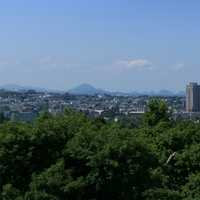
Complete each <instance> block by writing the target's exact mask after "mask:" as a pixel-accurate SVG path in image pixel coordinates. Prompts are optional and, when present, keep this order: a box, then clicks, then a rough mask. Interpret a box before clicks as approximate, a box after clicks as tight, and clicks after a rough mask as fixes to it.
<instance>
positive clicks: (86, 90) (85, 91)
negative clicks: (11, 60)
mask: <svg viewBox="0 0 200 200" xmlns="http://www.w3.org/2000/svg"><path fill="white" fill-rule="evenodd" d="M0 90H7V91H16V92H22V91H28V90H35V91H37V92H57V93H64V92H65V91H61V90H60V91H59V90H51V89H45V88H39V87H33V86H20V85H17V84H6V85H2V86H0ZM67 92H68V93H69V94H73V95H96V94H100V95H104V94H106V95H111V96H142V95H148V96H185V92H184V91H180V92H177V93H175V92H172V91H169V90H160V91H159V92H154V91H147V92H137V91H133V92H129V93H128V92H112V91H107V90H103V89H99V88H95V87H94V86H92V85H90V84H81V85H79V86H77V87H75V88H73V89H70V90H68V91H67Z"/></svg>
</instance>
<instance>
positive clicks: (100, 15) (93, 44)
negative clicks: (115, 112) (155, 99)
mask: <svg viewBox="0 0 200 200" xmlns="http://www.w3.org/2000/svg"><path fill="white" fill-rule="evenodd" d="M199 9H200V2H198V1H192V3H191V2H189V1H186V0H183V1H179V0H178V1H176V2H174V1H172V0H169V1H166V2H160V1H156V0H153V1H151V2H148V1H145V0H141V1H139V2H136V1H129V0H125V1H120V0H117V1H116V0H115V1H114V0H110V1H106V0H102V1H89V0H86V1H84V2H83V1H81V0H77V1H76V2H74V1H71V0H69V1H64V0H59V1H53V0H49V1H47V0H44V1H42V2H41V1H39V0H35V1H29V2H27V1H25V0H19V1H17V2H14V1H13V2H12V5H10V2H5V1H4V2H1V3H0V22H1V25H2V27H1V28H2V31H1V32H0V42H1V48H0V85H5V84H10V83H14V84H18V85H22V86H27V85H30V86H35V87H42V88H43V87H44V88H50V89H58V90H68V89H70V88H73V87H75V86H77V85H80V84H82V83H89V84H91V85H93V86H95V87H97V88H102V89H108V90H111V91H123V92H130V91H152V90H154V91H159V90H162V89H167V90H171V91H180V90H181V91H182V90H184V91H185V85H186V84H187V83H188V82H199V81H200V80H199V77H198V74H199V73H200V68H199V66H200V61H199V59H198V52H200V40H199V35H200V28H199V27H200V26H199V25H200V22H199V20H198V18H199V17H200V13H199Z"/></svg>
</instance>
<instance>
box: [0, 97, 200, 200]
mask: <svg viewBox="0 0 200 200" xmlns="http://www.w3.org/2000/svg"><path fill="white" fill-rule="evenodd" d="M0 186H1V187H0V190H1V191H0V200H1V199H2V200H12V199H16V200H67V199H69V200H95V199H97V200H107V199H108V200H182V199H183V200H194V199H196V200H197V199H200V125H199V124H198V123H194V122H192V121H179V122H174V121H172V120H171V118H170V113H169V112H168V109H167V106H166V104H165V103H164V102H162V101H158V100H152V101H151V102H150V103H149V110H148V112H147V113H146V114H145V116H144V119H143V120H142V122H141V123H140V124H139V125H138V126H137V127H130V126H126V124H121V123H107V122H105V121H104V120H102V119H88V118H87V117H85V116H84V115H83V114H81V113H76V112H72V111H69V110H66V112H65V113H64V114H63V115H60V116H51V115H50V114H48V113H44V114H43V115H41V116H40V117H39V118H38V119H37V121H35V122H34V123H33V124H26V123H12V122H4V123H2V124H1V125H0Z"/></svg>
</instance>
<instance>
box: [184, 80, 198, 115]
mask: <svg viewBox="0 0 200 200" xmlns="http://www.w3.org/2000/svg"><path fill="white" fill-rule="evenodd" d="M186 111H187V112H200V85H198V84H197V83H189V85H187V87H186Z"/></svg>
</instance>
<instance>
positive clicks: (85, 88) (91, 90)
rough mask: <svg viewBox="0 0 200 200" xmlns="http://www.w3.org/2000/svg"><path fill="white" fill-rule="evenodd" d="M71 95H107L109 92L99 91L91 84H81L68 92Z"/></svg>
mask: <svg viewBox="0 0 200 200" xmlns="http://www.w3.org/2000/svg"><path fill="white" fill-rule="evenodd" d="M68 93H69V94H75V95H95V94H107V93H109V92H107V91H104V90H102V89H97V88H95V87H93V86H91V85H89V84H81V85H79V86H77V87H75V88H73V89H71V90H69V91H68Z"/></svg>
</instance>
